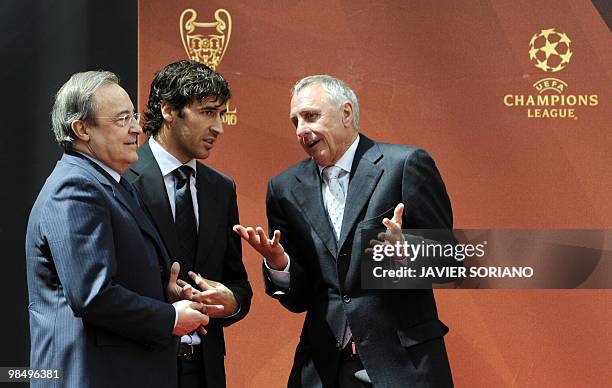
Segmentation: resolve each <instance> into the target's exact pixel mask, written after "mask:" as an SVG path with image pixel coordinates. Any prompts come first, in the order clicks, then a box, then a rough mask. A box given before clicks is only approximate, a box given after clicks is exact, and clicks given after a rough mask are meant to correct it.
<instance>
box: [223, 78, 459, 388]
mask: <svg viewBox="0 0 612 388" xmlns="http://www.w3.org/2000/svg"><path fill="white" fill-rule="evenodd" d="M290 119H291V121H292V123H293V125H294V126H295V128H296V134H297V138H298V141H299V142H300V144H301V146H302V147H303V148H304V150H305V151H306V153H307V154H308V155H309V156H310V157H309V158H308V159H306V160H304V161H302V162H300V163H298V164H297V165H295V166H293V167H291V168H289V169H288V170H286V171H285V172H283V173H281V174H280V175H278V176H276V177H274V178H272V179H271V180H270V183H269V185H268V194H267V203H266V204H267V215H268V223H269V230H270V232H271V233H273V234H272V235H271V236H270V237H269V236H268V235H267V233H266V232H265V231H264V230H263V229H262V228H261V227H257V228H252V227H248V228H245V227H243V226H240V225H237V226H235V227H234V230H235V231H236V232H237V233H239V234H240V235H241V236H242V237H243V238H244V239H245V240H246V241H248V242H249V244H251V245H252V246H253V247H254V248H255V249H256V250H257V251H258V252H260V253H261V254H262V255H263V256H264V258H265V260H264V277H265V282H266V292H267V293H268V294H269V295H271V296H273V297H274V298H276V299H278V300H279V301H280V303H282V304H283V306H285V307H286V308H287V309H288V310H290V311H293V312H306V318H305V322H304V326H303V329H302V333H301V335H300V342H299V344H298V346H297V349H296V354H295V359H294V364H293V368H292V370H291V375H290V377H289V384H288V385H289V386H290V387H338V386H339V387H370V386H375V387H389V388H392V387H447V386H452V378H451V373H450V366H449V362H448V358H447V355H446V349H445V346H444V340H443V338H442V337H443V336H444V334H446V332H447V331H448V329H447V327H446V326H445V325H444V324H443V323H442V322H440V321H439V320H438V315H437V311H436V305H435V301H434V296H433V293H432V291H431V290H367V289H363V288H361V286H360V273H361V270H360V253H361V252H359V250H360V248H359V247H360V246H361V244H360V238H361V230H363V229H368V228H369V229H372V228H377V227H382V226H383V225H384V226H385V227H386V228H387V229H390V230H392V231H395V232H399V230H400V229H401V228H402V226H403V227H404V228H410V229H429V228H431V229H435V228H437V229H446V228H449V229H450V228H451V227H452V213H451V205H450V201H449V198H448V196H447V193H446V189H445V187H444V183H443V181H442V178H441V177H440V174H439V172H438V170H437V168H436V166H435V163H434V161H433V160H432V158H431V157H430V156H429V155H428V154H427V153H426V152H425V151H423V150H421V149H417V148H414V147H409V146H401V145H393V144H383V143H377V142H374V141H372V140H370V139H368V138H367V137H365V136H364V135H362V134H359V133H358V130H359V105H358V102H357V98H356V96H355V94H354V93H353V91H352V90H351V89H350V88H349V87H348V86H347V85H346V84H344V83H343V82H342V81H340V80H338V79H335V78H333V77H330V76H311V77H306V78H304V79H302V80H300V81H298V82H297V83H296V85H295V86H294V87H293V89H292V99H291V110H290ZM404 206H405V210H406V211H405V212H404Z"/></svg>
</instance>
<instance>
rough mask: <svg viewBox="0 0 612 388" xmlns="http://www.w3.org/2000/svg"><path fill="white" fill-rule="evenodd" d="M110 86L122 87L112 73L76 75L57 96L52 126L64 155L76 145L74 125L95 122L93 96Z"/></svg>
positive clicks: (95, 108) (100, 71)
mask: <svg viewBox="0 0 612 388" xmlns="http://www.w3.org/2000/svg"><path fill="white" fill-rule="evenodd" d="M109 84H117V85H118V84H119V77H117V76H116V75H115V74H113V73H111V72H110V71H104V70H98V71H86V72H83V73H76V74H73V75H72V76H71V77H70V79H69V80H68V81H67V82H66V83H65V84H64V85H62V87H61V88H60V90H59V91H58V92H57V94H56V95H55V103H54V104H53V110H52V111H51V125H52V128H53V133H54V134H55V141H56V142H57V144H59V146H60V147H62V149H63V150H64V151H70V150H71V149H72V147H73V145H74V140H75V137H74V133H73V131H72V123H73V122H74V121H76V120H88V119H93V115H94V114H95V113H96V111H97V110H98V107H97V106H96V104H95V101H94V99H93V94H94V93H95V92H96V90H98V89H99V88H100V87H102V86H105V85H109Z"/></svg>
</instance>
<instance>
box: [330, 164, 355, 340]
mask: <svg viewBox="0 0 612 388" xmlns="http://www.w3.org/2000/svg"><path fill="white" fill-rule="evenodd" d="M343 171H344V170H343V169H342V168H340V167H338V166H329V167H325V169H323V180H324V181H325V182H326V183H327V187H326V188H325V203H326V206H327V214H328V215H329V219H330V220H331V222H332V225H333V226H334V232H335V233H336V239H337V240H338V239H340V230H341V229H342V218H343V217H344V203H345V195H344V190H342V185H341V184H340V180H339V179H338V177H339V176H340V174H341V173H342V172H343ZM351 337H352V333H351V328H350V327H349V324H348V321H346V322H344V336H343V338H342V347H343V348H344V347H346V345H347V344H348V343H349V341H350V339H351Z"/></svg>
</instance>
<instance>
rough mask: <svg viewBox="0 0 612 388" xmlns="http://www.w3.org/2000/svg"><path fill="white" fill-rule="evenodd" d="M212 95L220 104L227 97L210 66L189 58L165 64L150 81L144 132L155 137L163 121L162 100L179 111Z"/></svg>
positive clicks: (227, 91)
mask: <svg viewBox="0 0 612 388" xmlns="http://www.w3.org/2000/svg"><path fill="white" fill-rule="evenodd" d="M207 97H214V98H215V99H216V100H217V101H219V102H221V103H224V102H227V101H228V100H229V99H230V98H231V97H232V93H231V91H230V89H229V85H228V84H227V81H226V80H225V79H224V78H223V76H221V74H219V73H217V72H216V71H214V70H213V69H211V68H210V67H208V66H206V65H204V64H202V63H199V62H196V61H191V60H183V61H178V62H174V63H171V64H169V65H166V66H165V67H164V68H163V69H161V70H160V71H159V72H157V74H156V75H155V78H154V79H153V82H151V91H150V92H149V101H148V102H147V111H146V112H145V114H144V117H145V125H144V128H143V129H144V131H145V132H146V133H148V134H150V135H153V136H155V135H156V134H157V132H159V129H160V128H161V126H162V123H163V122H164V118H163V116H162V112H161V104H162V101H166V102H167V103H169V104H170V106H172V107H173V108H174V109H177V110H178V111H179V112H181V111H182V109H183V108H184V107H185V106H186V105H188V104H190V103H191V102H192V101H195V100H201V99H203V98H207Z"/></svg>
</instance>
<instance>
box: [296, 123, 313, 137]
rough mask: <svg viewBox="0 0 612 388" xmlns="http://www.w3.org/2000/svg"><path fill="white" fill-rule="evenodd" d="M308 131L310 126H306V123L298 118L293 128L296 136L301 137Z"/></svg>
mask: <svg viewBox="0 0 612 388" xmlns="http://www.w3.org/2000/svg"><path fill="white" fill-rule="evenodd" d="M309 133H310V128H308V125H306V124H305V123H304V121H303V120H299V121H298V123H297V127H296V128H295V134H296V135H297V137H300V138H301V137H304V136H306V135H308V134H309Z"/></svg>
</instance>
